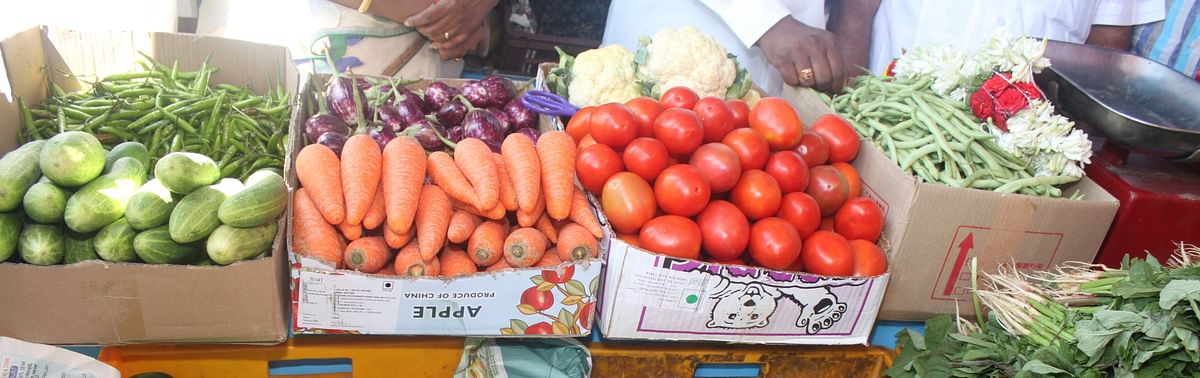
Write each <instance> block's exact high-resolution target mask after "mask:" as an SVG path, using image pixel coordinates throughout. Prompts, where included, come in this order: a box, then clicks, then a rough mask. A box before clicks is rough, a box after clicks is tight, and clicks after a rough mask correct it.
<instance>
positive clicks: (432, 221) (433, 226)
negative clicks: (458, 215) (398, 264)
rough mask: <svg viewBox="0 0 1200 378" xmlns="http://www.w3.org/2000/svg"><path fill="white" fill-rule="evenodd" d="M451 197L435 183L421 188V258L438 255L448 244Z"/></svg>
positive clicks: (419, 231) (419, 213) (419, 240)
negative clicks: (447, 234)
mask: <svg viewBox="0 0 1200 378" xmlns="http://www.w3.org/2000/svg"><path fill="white" fill-rule="evenodd" d="M450 214H451V210H450V198H447V197H446V193H445V192H443V191H442V189H441V188H438V187H437V186H434V185H425V187H424V188H422V189H421V202H420V203H419V204H417V220H416V222H417V227H416V228H417V245H418V246H420V249H421V259H423V260H430V259H433V258H434V256H437V253H438V251H441V250H442V245H444V244H446V229H448V228H450Z"/></svg>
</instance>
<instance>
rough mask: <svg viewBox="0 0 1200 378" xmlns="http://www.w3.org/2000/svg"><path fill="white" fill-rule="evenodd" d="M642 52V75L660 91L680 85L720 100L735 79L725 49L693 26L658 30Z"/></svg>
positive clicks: (731, 62)
mask: <svg viewBox="0 0 1200 378" xmlns="http://www.w3.org/2000/svg"><path fill="white" fill-rule="evenodd" d="M646 50H647V54H646V57H645V62H644V63H645V64H644V65H643V66H642V67H641V70H642V74H643V75H645V77H646V78H648V79H650V80H653V81H654V82H655V83H656V84H657V86H658V88H660V89H661V90H663V91H665V90H667V89H670V88H672V87H678V86H684V87H688V88H691V89H692V90H693V91H696V94H697V95H699V96H700V97H705V96H716V97H718V98H724V97H725V94H726V90H728V89H729V87H730V86H731V85H733V82H734V81H735V80H736V79H737V77H738V67H737V65H736V64H735V63H734V60H733V59H730V57H729V53H728V51H726V50H725V47H724V46H722V45H721V43H720V42H717V40H716V39H714V38H713V37H712V36H709V35H707V34H704V33H702V32H700V30H699V29H696V27H694V26H686V27H683V28H679V29H662V30H659V31H658V33H655V34H654V38H652V39H651V41H650V43H649V44H648V45H646Z"/></svg>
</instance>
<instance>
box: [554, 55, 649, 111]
mask: <svg viewBox="0 0 1200 378" xmlns="http://www.w3.org/2000/svg"><path fill="white" fill-rule="evenodd" d="M634 81H635V70H634V65H633V53H632V52H630V51H629V50H628V49H626V48H625V47H622V46H621V45H609V46H605V47H602V48H598V49H592V50H588V51H584V52H583V53H580V54H579V56H577V57H575V63H574V65H573V66H571V81H570V84H569V85H568V86H567V94H568V98H570V99H571V103H572V104H575V105H576V106H580V107H583V106H592V105H600V104H607V103H610V102H620V103H624V102H626V101H629V100H632V99H634V98H636V97H638V96H641V92H639V91H638V88H637V85H636V84H635V83H634Z"/></svg>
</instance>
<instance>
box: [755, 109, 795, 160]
mask: <svg viewBox="0 0 1200 378" xmlns="http://www.w3.org/2000/svg"><path fill="white" fill-rule="evenodd" d="M750 128H751V129H755V130H758V132H760V133H762V135H763V137H764V138H767V144H769V145H770V146H771V150H774V151H778V150H790V149H792V148H796V145H798V144H800V137H801V136H802V135H803V133H804V122H802V121H800V116H799V115H797V114H796V109H795V108H792V104H789V103H788V102H787V100H784V99H782V98H779V97H766V98H763V99H761V100H758V103H756V104H754V108H751V109H750Z"/></svg>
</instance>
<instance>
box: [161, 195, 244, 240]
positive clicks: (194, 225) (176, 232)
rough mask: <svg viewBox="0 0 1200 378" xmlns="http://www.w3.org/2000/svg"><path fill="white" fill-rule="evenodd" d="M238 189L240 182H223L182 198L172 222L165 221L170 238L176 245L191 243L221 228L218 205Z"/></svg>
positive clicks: (174, 211) (176, 205) (172, 213)
mask: <svg viewBox="0 0 1200 378" xmlns="http://www.w3.org/2000/svg"><path fill="white" fill-rule="evenodd" d="M241 189H242V183H241V182H240V181H238V180H236V179H224V180H221V181H220V182H218V183H216V184H213V185H209V186H205V187H202V188H200V189H196V190H194V191H192V192H191V193H189V194H188V195H186V196H183V199H181V200H179V203H177V204H175V209H174V210H171V219H170V220H169V221H168V222H167V225H168V226H169V227H170V228H169V230H170V231H171V239H173V240H175V242H177V243H191V242H194V241H199V240H203V239H204V238H206V237H208V234H210V233H212V232H213V230H216V229H217V226H220V225H221V219H220V218H218V217H217V210H218V209H219V208H220V207H221V203H222V202H225V200H226V199H228V198H229V196H231V195H233V194H236V193H237V192H239V191H241Z"/></svg>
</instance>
